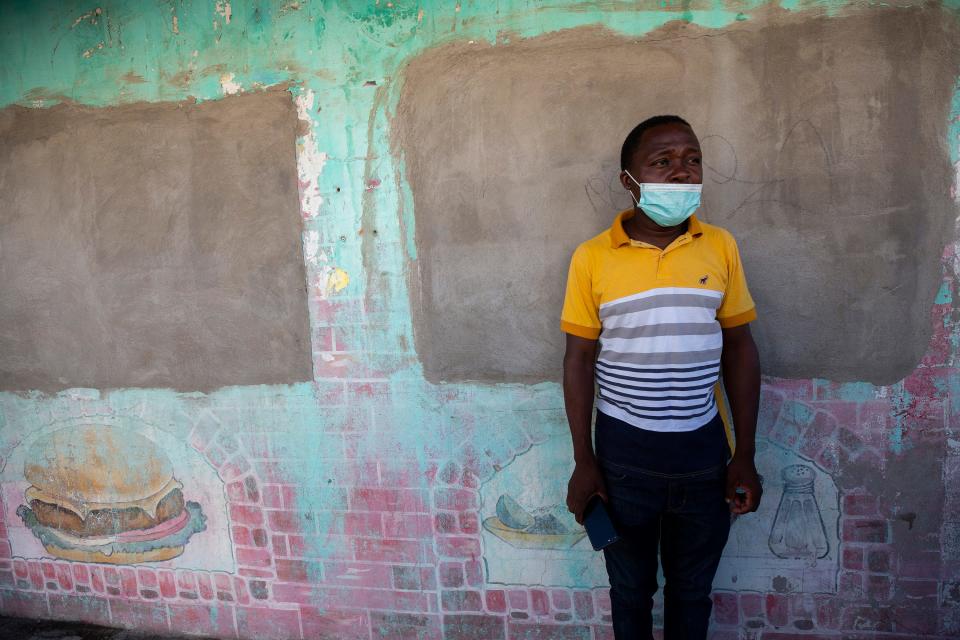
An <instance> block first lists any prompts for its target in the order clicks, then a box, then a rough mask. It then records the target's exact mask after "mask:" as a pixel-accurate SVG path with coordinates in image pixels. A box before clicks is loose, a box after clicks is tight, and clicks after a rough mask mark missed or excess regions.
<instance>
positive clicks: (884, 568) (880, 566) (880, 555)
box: [851, 549, 890, 573]
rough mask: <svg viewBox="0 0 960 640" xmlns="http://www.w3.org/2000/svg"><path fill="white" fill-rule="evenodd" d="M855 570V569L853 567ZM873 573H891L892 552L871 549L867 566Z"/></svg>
mask: <svg viewBox="0 0 960 640" xmlns="http://www.w3.org/2000/svg"><path fill="white" fill-rule="evenodd" d="M851 568H853V567H851ZM866 568H868V569H869V570H870V571H872V572H873V573H887V572H889V571H890V552H889V551H887V550H886V549H871V550H870V551H869V552H868V553H867V565H866Z"/></svg>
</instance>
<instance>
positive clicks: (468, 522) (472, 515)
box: [457, 511, 480, 533]
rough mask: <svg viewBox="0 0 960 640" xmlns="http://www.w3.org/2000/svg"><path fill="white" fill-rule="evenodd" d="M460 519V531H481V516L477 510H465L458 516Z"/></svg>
mask: <svg viewBox="0 0 960 640" xmlns="http://www.w3.org/2000/svg"><path fill="white" fill-rule="evenodd" d="M457 520H459V521H460V531H462V532H463V533H478V532H479V531H480V518H479V517H478V516H477V513H476V512H475V511H463V512H461V513H460V514H459V515H458V516H457Z"/></svg>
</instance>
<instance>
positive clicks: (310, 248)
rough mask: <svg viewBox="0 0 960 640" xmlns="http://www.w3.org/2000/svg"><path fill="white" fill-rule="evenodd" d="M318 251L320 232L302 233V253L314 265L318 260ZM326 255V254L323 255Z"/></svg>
mask: <svg viewBox="0 0 960 640" xmlns="http://www.w3.org/2000/svg"><path fill="white" fill-rule="evenodd" d="M319 253H321V251H320V232H319V231H307V232H306V233H304V234H303V255H304V257H305V258H306V259H307V262H308V263H310V264H312V265H314V266H316V265H317V263H318V262H319V258H318V255H317V254H319ZM324 257H326V256H324Z"/></svg>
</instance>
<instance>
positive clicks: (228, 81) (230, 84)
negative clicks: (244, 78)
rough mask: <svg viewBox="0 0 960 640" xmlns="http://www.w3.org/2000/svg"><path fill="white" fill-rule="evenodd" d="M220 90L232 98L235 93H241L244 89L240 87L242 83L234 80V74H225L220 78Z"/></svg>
mask: <svg viewBox="0 0 960 640" xmlns="http://www.w3.org/2000/svg"><path fill="white" fill-rule="evenodd" d="M220 88H221V89H222V90H223V95H225V96H232V95H233V94H235V93H239V92H240V90H241V89H243V87H241V86H240V83H239V82H237V81H236V80H234V75H233V74H232V73H225V74H223V75H222V76H220Z"/></svg>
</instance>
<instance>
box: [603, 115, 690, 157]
mask: <svg viewBox="0 0 960 640" xmlns="http://www.w3.org/2000/svg"><path fill="white" fill-rule="evenodd" d="M671 122H679V123H680V124H685V125H687V126H688V127H689V126H690V123H689V122H687V121H686V120H684V119H683V118H681V117H680V116H671V115H663V116H653V117H652V118H647V119H646V120H644V121H643V122H641V123H640V124H638V125H637V126H635V127H634V128H633V131H631V132H630V133H628V134H627V139H626V140H624V141H623V146H622V147H621V148H620V169H621V170H623V169H626V168H627V164H629V163H630V160H631V158H633V154H634V153H636V151H637V147H639V146H640V139H641V138H643V134H644V133H646V132H647V129H652V128H653V127H657V126H659V125H661V124H669V123H671ZM691 128H692V127H691Z"/></svg>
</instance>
